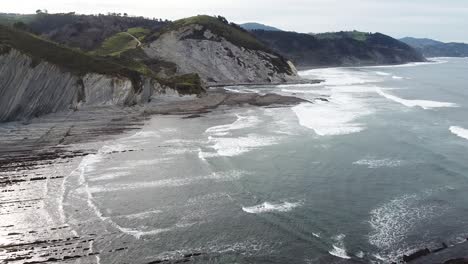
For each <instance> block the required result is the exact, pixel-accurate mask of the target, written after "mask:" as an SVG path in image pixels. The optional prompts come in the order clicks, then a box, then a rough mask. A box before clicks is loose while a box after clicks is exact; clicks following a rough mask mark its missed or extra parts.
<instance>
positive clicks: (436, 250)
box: [432, 243, 448, 253]
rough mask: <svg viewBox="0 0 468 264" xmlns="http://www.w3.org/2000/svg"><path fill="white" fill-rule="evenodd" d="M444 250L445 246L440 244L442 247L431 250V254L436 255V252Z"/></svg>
mask: <svg viewBox="0 0 468 264" xmlns="http://www.w3.org/2000/svg"><path fill="white" fill-rule="evenodd" d="M446 248H448V246H447V244H445V243H442V247H441V248H437V249H434V250H432V253H436V252H439V251H442V250H444V249H446Z"/></svg>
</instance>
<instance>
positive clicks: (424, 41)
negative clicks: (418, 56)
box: [400, 37, 444, 49]
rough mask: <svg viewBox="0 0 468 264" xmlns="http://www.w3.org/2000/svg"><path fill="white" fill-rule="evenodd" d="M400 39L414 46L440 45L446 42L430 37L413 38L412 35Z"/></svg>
mask: <svg viewBox="0 0 468 264" xmlns="http://www.w3.org/2000/svg"><path fill="white" fill-rule="evenodd" d="M400 41H403V42H404V43H406V44H408V45H410V46H411V47H413V48H418V49H419V48H424V47H427V46H432V45H439V44H444V43H443V42H440V41H437V40H433V39H428V38H411V37H406V38H402V39H400Z"/></svg>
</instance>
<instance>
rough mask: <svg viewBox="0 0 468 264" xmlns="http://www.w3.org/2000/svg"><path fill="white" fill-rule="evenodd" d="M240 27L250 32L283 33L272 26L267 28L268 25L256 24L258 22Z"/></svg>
mask: <svg viewBox="0 0 468 264" xmlns="http://www.w3.org/2000/svg"><path fill="white" fill-rule="evenodd" d="M239 26H241V27H242V28H243V29H245V30H249V31H252V30H267V31H282V30H281V29H278V28H275V27H272V26H267V25H264V24H260V23H256V22H250V23H243V24H240V25H239Z"/></svg>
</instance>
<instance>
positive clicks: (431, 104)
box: [376, 88, 458, 110]
mask: <svg viewBox="0 0 468 264" xmlns="http://www.w3.org/2000/svg"><path fill="white" fill-rule="evenodd" d="M376 92H377V93H378V94H379V95H381V96H383V97H385V98H387V99H389V100H391V101H394V102H397V103H400V104H402V105H404V106H407V107H416V106H417V107H421V108H423V109H425V110H428V109H433V108H440V107H458V105H457V104H454V103H449V102H437V101H428V100H407V99H403V98H400V97H397V96H394V95H391V94H388V93H385V92H384V91H382V89H380V88H376Z"/></svg>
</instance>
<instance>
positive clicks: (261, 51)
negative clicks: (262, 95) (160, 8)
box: [143, 16, 298, 84]
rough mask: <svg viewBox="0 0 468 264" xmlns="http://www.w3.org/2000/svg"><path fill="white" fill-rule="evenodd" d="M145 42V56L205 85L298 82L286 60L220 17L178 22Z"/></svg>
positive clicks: (203, 17) (197, 18)
mask: <svg viewBox="0 0 468 264" xmlns="http://www.w3.org/2000/svg"><path fill="white" fill-rule="evenodd" d="M147 41H148V42H149V43H148V44H147V45H144V46H143V50H144V52H145V54H146V56H148V57H149V58H151V59H156V60H160V61H165V62H169V63H173V64H175V65H176V68H177V73H178V74H186V73H190V72H196V73H198V74H199V75H200V77H201V78H202V80H204V81H205V82H206V83H208V84H222V83H224V84H236V83H272V82H273V83H281V82H286V81H289V80H296V79H297V78H298V77H297V75H296V71H295V69H294V67H293V66H292V65H291V64H290V63H289V62H288V61H287V60H286V59H285V58H283V57H282V56H281V55H279V54H277V53H275V52H274V51H273V50H272V49H270V48H269V47H267V46H266V45H265V44H263V43H262V42H260V41H259V40H258V39H257V38H255V36H253V35H252V34H250V33H249V32H248V31H246V30H244V29H242V28H241V27H240V26H238V25H236V24H234V23H229V22H228V21H227V20H226V19H225V18H223V17H211V16H195V17H190V18H186V19H181V20H177V21H174V22H173V23H171V24H169V25H168V26H167V27H165V28H163V29H162V30H161V31H159V32H157V33H156V34H154V35H152V36H149V37H148V38H147ZM187 58H189V59H187Z"/></svg>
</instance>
